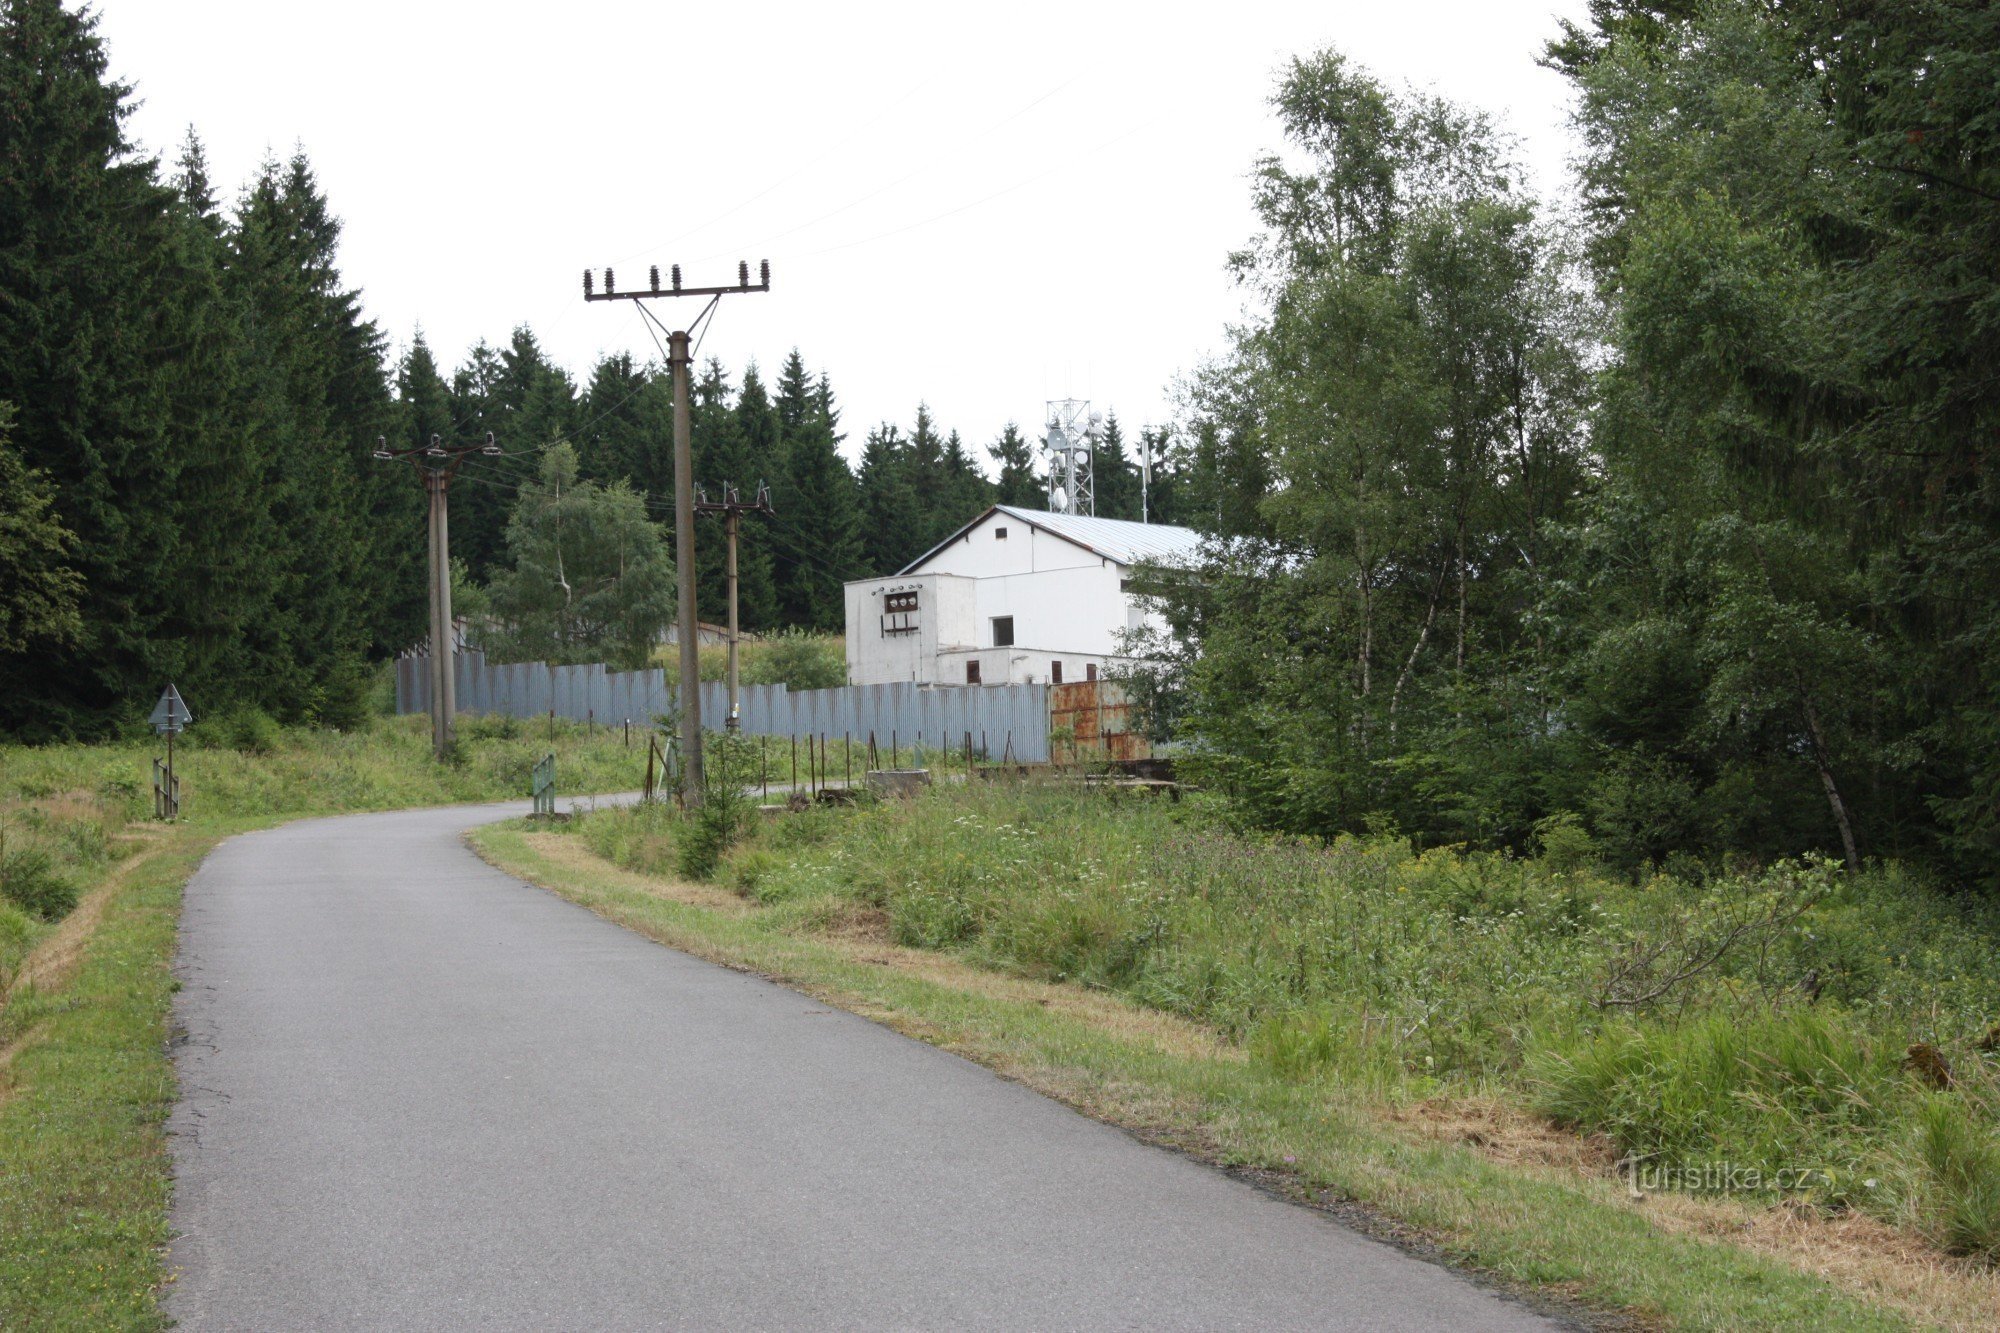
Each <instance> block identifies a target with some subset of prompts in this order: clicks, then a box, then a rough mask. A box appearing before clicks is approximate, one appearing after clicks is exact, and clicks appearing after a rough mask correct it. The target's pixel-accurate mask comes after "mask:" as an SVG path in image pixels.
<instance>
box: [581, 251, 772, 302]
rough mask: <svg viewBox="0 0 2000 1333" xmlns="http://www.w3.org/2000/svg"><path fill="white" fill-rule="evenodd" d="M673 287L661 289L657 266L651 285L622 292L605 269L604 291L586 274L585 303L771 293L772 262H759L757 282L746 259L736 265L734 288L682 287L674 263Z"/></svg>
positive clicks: (590, 272)
mask: <svg viewBox="0 0 2000 1333" xmlns="http://www.w3.org/2000/svg"><path fill="white" fill-rule="evenodd" d="M671 267H672V274H671V285H670V286H666V287H662V286H660V266H659V265H658V264H655V265H653V266H652V269H651V270H650V271H649V274H648V277H649V279H650V282H651V285H650V286H647V287H644V288H641V289H640V290H638V291H631V292H621V291H619V290H618V289H617V285H616V282H617V279H616V274H615V273H614V271H613V270H611V269H608V268H607V269H605V270H604V290H603V291H598V290H597V274H596V272H595V270H592V269H585V270H584V271H583V299H584V300H586V301H650V300H652V299H653V298H654V297H656V296H729V295H731V294H733V293H736V292H768V291H770V290H771V261H770V260H768V259H765V260H761V261H759V263H758V265H757V281H756V282H752V281H750V261H749V260H747V259H746V260H743V261H742V262H740V263H738V264H737V265H736V285H735V286H733V287H683V286H682V285H681V266H680V265H679V264H674V265H672V266H671Z"/></svg>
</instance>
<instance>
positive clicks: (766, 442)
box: [396, 327, 1186, 629]
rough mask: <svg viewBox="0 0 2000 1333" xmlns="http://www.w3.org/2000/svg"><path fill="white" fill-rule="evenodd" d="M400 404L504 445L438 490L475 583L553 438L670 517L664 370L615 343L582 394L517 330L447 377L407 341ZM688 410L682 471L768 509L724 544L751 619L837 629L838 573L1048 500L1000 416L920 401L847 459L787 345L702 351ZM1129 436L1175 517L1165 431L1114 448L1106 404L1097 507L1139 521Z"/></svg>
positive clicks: (809, 374)
mask: <svg viewBox="0 0 2000 1333" xmlns="http://www.w3.org/2000/svg"><path fill="white" fill-rule="evenodd" d="M396 400H397V403H398V405H399V406H400V407H401V408H402V409H403V411H404V412H405V413H406V419H405V423H404V426H403V430H404V435H405V437H407V438H408V439H411V440H421V439H427V438H429V436H431V435H432V434H436V435H439V436H441V437H443V438H444V439H446V440H449V441H452V442H454V443H476V442H478V441H479V440H480V439H482V438H483V437H484V435H485V434H486V432H488V431H491V432H493V435H494V438H495V440H496V441H498V442H499V443H500V445H501V447H502V448H503V449H505V450H506V451H507V454H506V456H504V457H502V458H499V459H486V458H479V459H475V460H473V461H472V462H469V463H468V464H467V465H466V466H465V469H464V471H463V472H462V473H461V475H460V484H459V485H458V486H457V487H456V488H455V489H454V490H453V492H452V509H451V515H452V517H451V533H452V552H453V554H454V556H456V557H458V558H460V559H462V560H463V561H464V564H465V572H466V574H467V575H469V576H470V578H471V579H472V580H473V581H475V582H478V583H485V582H488V581H490V580H492V579H493V578H494V577H495V575H496V574H498V573H500V572H501V571H502V570H503V569H505V568H506V567H507V566H509V565H510V564H511V563H512V560H513V557H512V556H511V555H510V553H509V551H508V549H507V527H508V521H509V519H510V517H511V516H513V515H514V513H515V512H516V510H517V508H518V500H519V497H520V496H521V494H522V493H523V491H524V488H527V487H530V486H532V484H533V483H534V482H535V481H536V480H537V478H538V476H539V469H540V459H539V458H538V457H537V455H539V454H540V453H541V452H542V451H544V450H546V449H547V448H548V447H549V446H550V445H552V444H553V443H555V442H556V441H567V442H569V444H570V445H571V446H572V447H573V448H574V450H575V452H576V457H577V471H578V475H579V477H580V478H581V479H582V480H584V481H589V482H599V483H609V482H616V481H625V482H628V483H629V484H630V485H631V487H632V489H633V490H635V491H637V492H639V493H640V494H642V495H643V496H644V497H645V501H646V507H647V510H648V512H649V513H651V514H652V516H653V517H654V518H655V519H656V520H658V521H660V522H663V523H667V524H669V525H670V524H671V520H672V516H673V453H672V446H673V434H672V425H673V383H672V377H671V376H670V375H669V374H668V373H667V372H666V369H665V367H663V366H661V365H659V364H657V363H647V364H642V363H640V362H638V361H637V360H635V359H634V358H633V357H631V356H630V355H628V354H625V353H616V354H613V355H610V356H607V357H604V358H603V359H602V360H600V361H599V362H598V363H597V365H596V366H595V367H593V369H592V370H591V373H590V377H589V379H588V381H587V382H586V383H585V384H584V385H583V386H582V387H581V389H579V388H578V387H577V386H576V385H575V384H574V383H573V382H572V381H571V379H570V377H569V375H568V374H567V373H566V372H565V371H563V370H562V369H561V368H560V367H558V366H556V365H554V364H553V363H551V362H550V361H549V359H548V358H547V357H546V356H545V355H544V354H543V352H542V349H541V347H540V345H539V344H538V343H537V342H536V340H535V337H534V334H533V332H532V331H531V330H529V329H527V328H525V327H523V328H520V329H517V330H515V332H514V335H513V337H512V339H511V340H510V341H509V343H508V345H507V346H506V347H504V348H501V349H498V350H496V349H494V348H492V347H489V346H487V345H485V344H484V343H482V344H480V345H479V346H477V347H475V348H473V350H472V352H471V354H470V355H469V356H468V357H467V359H466V360H465V362H464V364H462V365H461V366H459V367H458V368H457V370H456V371H454V372H453V373H452V375H451V378H450V380H449V381H448V382H447V381H446V379H445V378H444V376H443V373H442V372H441V370H440V369H439V367H438V365H437V362H436V360H435V359H434V357H433V355H432V353H431V351H430V349H429V347H428V346H427V345H426V344H425V343H424V340H423V339H422V338H421V337H419V338H417V339H416V340H415V341H414V342H413V344H412V346H411V348H410V351H409V353H408V354H407V355H406V356H405V357H404V358H403V359H402V362H401V364H400V365H399V366H398V367H397V372H396ZM691 415H692V419H693V430H692V446H693V454H694V472H695V477H696V480H697V482H698V484H699V485H700V487H701V488H702V490H703V492H704V493H705V494H706V495H707V497H708V498H709V499H711V500H719V499H721V498H722V492H723V487H724V486H725V485H733V486H734V487H735V488H736V489H737V490H738V492H739V493H740V494H741V496H742V498H743V499H745V500H750V499H752V498H753V497H754V496H755V494H756V491H757V488H758V486H759V485H760V484H762V485H765V486H768V487H769V489H770V499H771V504H772V508H773V509H774V511H775V512H774V514H773V515H771V516H769V517H765V516H762V515H759V516H753V517H750V518H746V519H745V520H744V521H743V525H742V534H743V536H742V542H741V553H740V555H739V557H738V577H739V580H740V585H739V590H738V598H739V603H740V606H741V615H742V620H743V623H744V625H746V626H748V627H750V628H753V629H771V628H777V627H782V626H798V627H803V628H813V629H838V628H840V625H841V616H842V601H841V585H842V583H844V582H845V581H847V580H849V579H856V578H864V577H867V576H868V575H870V574H875V573H888V572H893V571H894V570H896V569H898V568H900V567H901V566H903V565H905V564H907V563H909V562H910V561H911V560H912V559H914V558H916V557H917V556H919V555H921V554H923V552H924V551H926V550H927V549H929V548H930V547H931V546H932V545H934V544H936V543H937V542H939V541H941V540H943V539H944V538H945V537H947V536H949V535H950V534H951V533H952V532H953V531H954V530H955V529H957V528H958V527H960V526H961V525H963V524H965V523H967V522H969V521H970V520H971V519H972V518H974V517H975V516H977V515H978V514H979V512H980V511H981V510H983V509H984V508H985V507H986V506H988V505H991V504H996V503H999V504H1017V505H1023V506H1026V507H1030V508H1036V509H1040V508H1045V507H1046V505H1047V503H1048V491H1047V484H1046V481H1045V479H1044V476H1043V473H1042V472H1041V470H1040V468H1039V460H1040V456H1041V450H1040V447H1039V440H1036V441H1034V442H1031V441H1030V440H1029V439H1028V438H1027V437H1025V436H1023V435H1022V433H1021V431H1020V430H1019V428H1017V427H1016V426H1014V425H1011V424H1010V425H1008V426H1007V427H1006V428H1005V429H1004V430H1003V431H1002V432H1001V434H1000V436H999V437H998V438H997V439H995V440H994V441H992V442H991V444H989V445H987V446H985V447H984V448H983V449H980V448H973V447H968V446H967V444H966V443H965V441H964V440H963V439H962V438H961V437H960V435H959V433H958V432H957V431H955V430H954V431H946V430H944V429H942V428H941V427H940V426H939V425H938V423H937V421H936V420H935V419H934V418H933V417H932V416H931V413H930V410H929V409H928V408H927V407H925V406H923V405H922V404H919V405H918V406H917V408H916V411H915V414H914V418H913V420H912V421H911V423H910V424H909V425H908V426H907V427H904V426H902V425H900V424H896V423H887V422H885V423H883V424H881V425H878V426H876V427H875V428H874V429H873V430H871V431H869V432H868V433H867V435H866V437H865V438H864V440H863V443H862V447H861V451H860V459H859V464H858V466H851V465H850V464H849V462H848V460H847V456H846V453H845V452H844V451H843V443H844V441H845V439H846V435H845V433H844V432H843V430H842V426H841V412H840V408H839V406H838V401H837V399H836V397H835V395H834V391H833V387H832V384H831V383H830V381H829V379H828V377H827V375H826V374H825V373H824V372H818V373H815V372H813V371H811V370H810V369H809V368H808V367H807V365H806V362H805V360H804V358H803V357H802V356H801V355H800V354H799V353H798V352H797V351H793V352H792V353H791V355H790V356H788V357H787V358H786V359H785V362H784V365H783V366H782V367H780V368H779V371H778V376H777V380H776V382H775V383H774V384H773V383H770V382H768V381H767V380H766V378H765V376H764V374H763V372H762V371H760V370H759V368H758V367H756V366H755V365H752V366H749V367H747V368H746V369H745V370H744V371H743V374H742V376H741V378H740V380H739V381H737V382H735V383H732V382H731V378H730V376H729V374H728V372H727V371H726V370H725V369H724V367H723V366H722V364H721V363H720V362H719V361H717V360H714V359H712V358H711V359H710V360H708V361H707V362H706V363H705V364H704V365H702V366H700V367H698V368H697V371H696V374H695V376H694V383H693V391H692V413H691ZM1139 447H1145V448H1149V449H1150V450H1151V452H1152V457H1153V459H1154V473H1153V484H1152V488H1151V491H1150V497H1151V501H1152V506H1151V507H1152V511H1153V516H1154V518H1155V519H1156V520H1157V521H1163V522H1164V521H1171V516H1172V514H1173V513H1174V506H1175V504H1176V502H1177V497H1179V496H1180V495H1181V494H1182V492H1183V491H1184V490H1185V489H1186V487H1185V486H1184V485H1183V484H1182V483H1183V476H1182V472H1183V468H1184V465H1185V460H1183V459H1181V458H1180V456H1179V454H1178V452H1175V451H1172V450H1170V449H1169V447H1168V441H1167V439H1166V432H1165V431H1164V430H1148V431H1146V432H1144V434H1143V438H1142V439H1140V440H1138V441H1135V442H1133V443H1131V444H1128V442H1127V439H1126V435H1125V431H1124V428H1123V427H1122V426H1121V425H1120V423H1119V421H1118V418H1117V415H1116V413H1115V412H1114V413H1112V414H1110V415H1109V416H1108V417H1107V419H1106V422H1105V428H1104V438H1103V440H1102V442H1101V443H1100V444H1099V446H1098V449H1097V452H1096V477H1097V480H1096V511H1097V513H1098V514H1099V515H1100V516H1103V517H1106V518H1132V519H1137V518H1138V517H1139V516H1140V471H1139V462H1138V457H1139V455H1138V454H1137V452H1136V450H1137V448H1139ZM982 455H983V457H982ZM696 531H697V537H696V543H695V547H696V568H697V587H698V588H699V590H700V599H701V616H702V618H703V619H705V620H716V621H719V620H721V619H722V617H723V615H724V614H725V603H724V595H725V594H724V583H723V577H722V574H723V559H724V556H723V543H722V540H721V532H722V529H721V525H720V523H719V521H717V520H714V519H709V518H704V519H703V520H702V521H701V525H699V526H698V527H697V530H696ZM703 534H707V535H706V536H704V535H703Z"/></svg>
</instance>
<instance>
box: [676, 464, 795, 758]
mask: <svg viewBox="0 0 2000 1333" xmlns="http://www.w3.org/2000/svg"><path fill="white" fill-rule="evenodd" d="M694 507H695V510H696V512H698V513H703V514H720V515H722V530H723V532H724V533H726V534H727V535H728V538H729V563H728V564H727V565H726V566H725V570H726V572H727V574H728V578H729V730H731V731H735V730H737V729H738V727H740V726H741V725H742V719H741V717H740V716H739V714H738V713H737V708H736V703H737V692H736V645H737V643H738V641H739V640H740V639H741V638H742V635H741V634H740V633H738V631H737V627H736V537H737V534H738V533H739V532H740V531H741V530H742V520H743V516H744V515H745V514H775V513H777V512H778V511H777V510H775V509H773V508H771V488H770V487H769V486H766V485H765V484H764V483H763V482H761V481H760V482H758V483H757V498H756V499H755V500H752V501H751V502H750V503H749V504H744V503H743V497H742V495H741V494H739V493H738V492H737V490H736V488H735V487H734V486H731V485H730V484H729V483H728V482H726V481H725V482H724V483H722V499H721V500H720V501H719V502H718V501H715V500H711V499H709V498H708V497H707V496H706V495H703V496H701V497H699V498H698V499H696V500H695V502H694Z"/></svg>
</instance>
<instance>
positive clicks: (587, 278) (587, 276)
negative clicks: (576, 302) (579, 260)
mask: <svg viewBox="0 0 2000 1333" xmlns="http://www.w3.org/2000/svg"><path fill="white" fill-rule="evenodd" d="M590 284H591V272H590V270H589V269H585V270H584V271H583V294H584V295H585V296H589V295H590Z"/></svg>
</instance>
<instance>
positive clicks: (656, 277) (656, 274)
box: [648, 264, 660, 292]
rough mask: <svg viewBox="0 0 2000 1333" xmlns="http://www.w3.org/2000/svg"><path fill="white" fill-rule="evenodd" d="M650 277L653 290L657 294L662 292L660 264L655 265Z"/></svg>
mask: <svg viewBox="0 0 2000 1333" xmlns="http://www.w3.org/2000/svg"><path fill="white" fill-rule="evenodd" d="M648 276H649V277H651V278H652V280H653V290H654V291H656V292H657V291H658V290H660V266H659V265H658V264H655V265H653V268H652V271H651V273H650V274H648Z"/></svg>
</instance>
